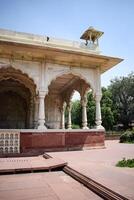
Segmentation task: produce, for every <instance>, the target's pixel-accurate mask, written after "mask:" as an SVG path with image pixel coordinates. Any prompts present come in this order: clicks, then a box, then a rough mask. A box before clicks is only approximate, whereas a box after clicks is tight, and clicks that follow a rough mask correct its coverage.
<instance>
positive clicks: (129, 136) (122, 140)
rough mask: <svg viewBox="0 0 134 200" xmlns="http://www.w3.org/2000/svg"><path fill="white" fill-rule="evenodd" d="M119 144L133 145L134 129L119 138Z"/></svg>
mask: <svg viewBox="0 0 134 200" xmlns="http://www.w3.org/2000/svg"><path fill="white" fill-rule="evenodd" d="M120 143H132V144H133V143H134V129H132V130H127V131H126V132H124V133H123V134H122V135H121V136H120Z"/></svg>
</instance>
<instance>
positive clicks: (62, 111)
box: [61, 104, 65, 129]
mask: <svg viewBox="0 0 134 200" xmlns="http://www.w3.org/2000/svg"><path fill="white" fill-rule="evenodd" d="M61 129H65V105H64V104H63V106H62V109H61Z"/></svg>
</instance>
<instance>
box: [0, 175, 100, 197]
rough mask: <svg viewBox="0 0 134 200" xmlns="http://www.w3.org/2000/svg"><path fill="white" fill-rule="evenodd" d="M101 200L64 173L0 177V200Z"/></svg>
mask: <svg viewBox="0 0 134 200" xmlns="http://www.w3.org/2000/svg"><path fill="white" fill-rule="evenodd" d="M89 199H91V200H101V198H100V197H98V196H97V195H95V194H94V193H93V192H91V191H89V190H88V189H87V188H86V187H84V186H83V185H81V184H80V183H79V182H77V181H75V180H74V179H72V178H71V177H70V176H68V175H66V174H65V173H64V172H62V171H60V172H44V173H34V174H33V173H29V174H14V175H2V176H0V200H89Z"/></svg>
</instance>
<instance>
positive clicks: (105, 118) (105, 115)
mask: <svg viewBox="0 0 134 200" xmlns="http://www.w3.org/2000/svg"><path fill="white" fill-rule="evenodd" d="M101 112H102V125H103V126H104V127H105V129H106V130H112V129H113V125H114V109H113V101H112V93H111V91H110V90H109V89H106V88H104V87H103V88H102V99H101Z"/></svg>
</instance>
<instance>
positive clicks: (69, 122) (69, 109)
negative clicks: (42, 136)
mask: <svg viewBox="0 0 134 200" xmlns="http://www.w3.org/2000/svg"><path fill="white" fill-rule="evenodd" d="M67 110H68V123H67V128H68V129H71V128H72V120H71V102H69V103H68V104H67Z"/></svg>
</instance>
